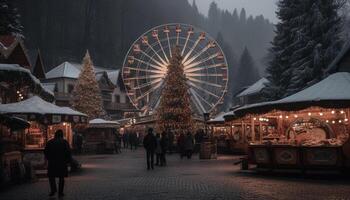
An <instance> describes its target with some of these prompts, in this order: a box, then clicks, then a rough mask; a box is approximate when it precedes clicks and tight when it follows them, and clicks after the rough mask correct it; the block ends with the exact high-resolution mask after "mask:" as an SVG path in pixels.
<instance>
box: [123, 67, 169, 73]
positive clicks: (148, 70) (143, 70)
mask: <svg viewBox="0 0 350 200" xmlns="http://www.w3.org/2000/svg"><path fill="white" fill-rule="evenodd" d="M125 68H127V69H130V70H134V71H141V72H150V73H155V74H165V73H164V72H163V71H160V70H152V69H142V68H133V67H125Z"/></svg>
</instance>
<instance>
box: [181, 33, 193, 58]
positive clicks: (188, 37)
mask: <svg viewBox="0 0 350 200" xmlns="http://www.w3.org/2000/svg"><path fill="white" fill-rule="evenodd" d="M190 36H191V34H190V33H187V37H186V42H185V45H184V47H183V48H182V51H181V56H182V55H184V53H185V50H186V46H187V43H188V40H189V39H190Z"/></svg>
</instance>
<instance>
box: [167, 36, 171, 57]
mask: <svg viewBox="0 0 350 200" xmlns="http://www.w3.org/2000/svg"><path fill="white" fill-rule="evenodd" d="M166 37H167V40H168V48H169V58H171V57H172V56H171V46H170V39H169V33H166Z"/></svg>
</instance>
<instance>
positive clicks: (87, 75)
mask: <svg viewBox="0 0 350 200" xmlns="http://www.w3.org/2000/svg"><path fill="white" fill-rule="evenodd" d="M82 65H83V66H82V70H81V72H80V74H79V77H78V80H77V82H76V84H75V86H74V90H73V93H72V102H71V104H72V106H73V108H75V109H77V110H78V111H80V112H83V113H85V114H87V115H88V116H89V118H90V119H94V118H98V117H100V116H101V115H103V114H104V111H103V107H102V97H101V91H100V88H99V85H98V83H97V80H96V77H95V71H94V67H93V63H92V60H91V58H90V54H89V51H86V54H85V57H84V58H83V63H82Z"/></svg>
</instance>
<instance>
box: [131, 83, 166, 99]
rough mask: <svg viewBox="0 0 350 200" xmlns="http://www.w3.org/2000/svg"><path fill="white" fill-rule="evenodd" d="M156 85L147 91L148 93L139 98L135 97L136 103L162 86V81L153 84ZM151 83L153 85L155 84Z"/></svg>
mask: <svg viewBox="0 0 350 200" xmlns="http://www.w3.org/2000/svg"><path fill="white" fill-rule="evenodd" d="M155 83H157V85H156V86H154V87H153V88H151V89H149V90H148V91H146V92H145V93H144V94H142V95H141V96H139V97H137V98H136V101H140V100H141V99H143V98H145V97H146V96H147V95H149V94H150V93H151V92H153V91H154V90H156V89H157V88H159V87H160V86H162V84H163V81H161V80H160V81H158V82H155ZM155 83H153V84H155Z"/></svg>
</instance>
